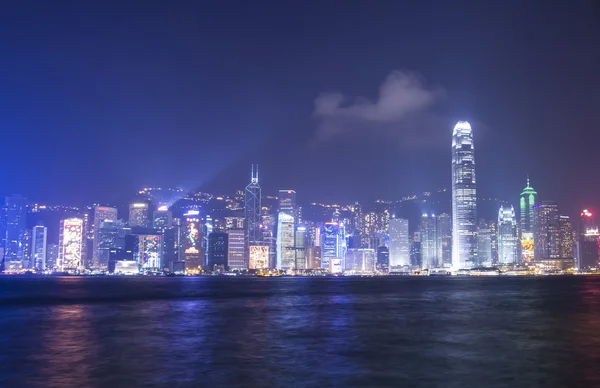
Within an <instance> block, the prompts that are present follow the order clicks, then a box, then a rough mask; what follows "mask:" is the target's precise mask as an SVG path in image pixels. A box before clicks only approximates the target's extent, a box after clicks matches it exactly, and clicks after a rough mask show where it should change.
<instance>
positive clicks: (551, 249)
mask: <svg viewBox="0 0 600 388" xmlns="http://www.w3.org/2000/svg"><path fill="white" fill-rule="evenodd" d="M533 212H534V223H533V242H534V258H535V259H536V260H542V259H554V258H558V257H559V252H558V248H559V238H560V236H559V213H558V205H557V203H556V202H553V201H542V203H541V204H539V205H535V206H534V207H533Z"/></svg>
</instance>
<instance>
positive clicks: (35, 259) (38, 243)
mask: <svg viewBox="0 0 600 388" xmlns="http://www.w3.org/2000/svg"><path fill="white" fill-rule="evenodd" d="M47 239H48V228H46V227H45V226H44V225H41V224H38V225H36V226H34V228H33V233H32V237H31V264H32V266H33V268H35V269H36V270H38V271H43V270H45V269H46V242H47Z"/></svg>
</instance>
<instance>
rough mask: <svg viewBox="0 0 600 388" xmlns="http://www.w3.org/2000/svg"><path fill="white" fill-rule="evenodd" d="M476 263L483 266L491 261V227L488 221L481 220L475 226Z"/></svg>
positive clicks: (490, 263)
mask: <svg viewBox="0 0 600 388" xmlns="http://www.w3.org/2000/svg"><path fill="white" fill-rule="evenodd" d="M494 230H495V229H494ZM477 263H478V264H480V265H483V266H490V265H492V263H493V260H492V229H491V228H490V225H489V223H488V222H486V221H483V220H480V221H479V226H478V228H477Z"/></svg>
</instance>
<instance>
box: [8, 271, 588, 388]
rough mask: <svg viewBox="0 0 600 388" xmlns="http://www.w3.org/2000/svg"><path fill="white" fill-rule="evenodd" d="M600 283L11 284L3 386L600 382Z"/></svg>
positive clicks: (518, 280)
mask: <svg viewBox="0 0 600 388" xmlns="http://www.w3.org/2000/svg"><path fill="white" fill-rule="evenodd" d="M599 327H600V278H584V277H553V278H494V279H471V278H415V279H412V278H411V279H407V278H370V279H350V278H342V279H339V278H338V279H314V278H312V279H311V278H308V279H307V278H296V279H230V278H148V279H146V278H131V279H123V278H64V279H62V278H47V279H39V278H21V279H15V278H0V328H2V329H1V333H2V334H1V335H0V386H2V387H4V386H6V387H33V388H35V387H86V386H100V387H111V388H114V387H137V386H151V387H152V386H156V387H164V386H169V385H172V386H174V387H197V386H226V387H236V386H240V387H241V386H248V387H272V386H294V387H303V386H305V387H312V386H339V387H347V386H365V387H373V386H390V387H395V386H444V387H451V386H455V387H464V386H485V387H493V386H514V387H518V386H523V387H536V386H539V387H563V386H582V387H597V386H600V371H599V370H600V368H598V365H600V330H599Z"/></svg>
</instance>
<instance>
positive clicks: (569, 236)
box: [558, 216, 575, 259]
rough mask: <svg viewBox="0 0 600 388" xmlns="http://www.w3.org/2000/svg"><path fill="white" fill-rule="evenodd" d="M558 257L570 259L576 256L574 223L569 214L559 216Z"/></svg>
mask: <svg viewBox="0 0 600 388" xmlns="http://www.w3.org/2000/svg"><path fill="white" fill-rule="evenodd" d="M558 234H559V244H558V257H560V258H563V259H569V258H573V257H575V249H574V247H575V239H574V235H573V224H572V223H571V218H570V217H569V216H559V217H558Z"/></svg>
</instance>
